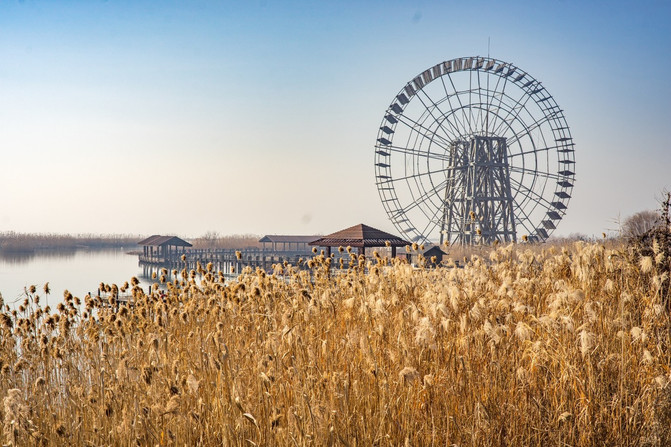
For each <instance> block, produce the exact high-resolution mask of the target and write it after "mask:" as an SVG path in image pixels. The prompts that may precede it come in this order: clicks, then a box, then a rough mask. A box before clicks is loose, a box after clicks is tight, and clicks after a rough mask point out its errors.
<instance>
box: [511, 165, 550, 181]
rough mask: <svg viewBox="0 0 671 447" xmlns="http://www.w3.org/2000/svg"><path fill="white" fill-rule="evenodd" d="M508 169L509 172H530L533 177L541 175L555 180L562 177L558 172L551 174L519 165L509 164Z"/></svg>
mask: <svg viewBox="0 0 671 447" xmlns="http://www.w3.org/2000/svg"><path fill="white" fill-rule="evenodd" d="M508 170H510V172H516V173H518V174H531V175H532V176H534V177H538V176H543V177H546V178H548V179H552V180H557V181H559V180H562V179H563V177H560V176H559V174H551V173H549V172H545V171H537V170H535V169H529V168H522V167H519V166H509V167H508Z"/></svg>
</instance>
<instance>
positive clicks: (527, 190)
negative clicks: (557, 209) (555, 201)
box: [510, 178, 553, 208]
mask: <svg viewBox="0 0 671 447" xmlns="http://www.w3.org/2000/svg"><path fill="white" fill-rule="evenodd" d="M510 183H514V184H515V185H517V186H518V191H521V190H524V191H525V193H524V194H525V195H526V196H530V195H531V196H534V198H535V199H536V200H537V201H538V202H540V203H543V204H544V205H546V206H547V207H548V208H549V207H551V206H553V205H552V202H550V201H549V200H548V199H547V198H545V197H543V195H542V194H540V193H538V192H536V191H534V190H533V189H531V188H528V187H526V186H524V185H523V184H522V183H521V182H519V181H517V180H515V179H513V178H511V179H510Z"/></svg>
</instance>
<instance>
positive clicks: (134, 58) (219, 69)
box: [0, 0, 671, 237]
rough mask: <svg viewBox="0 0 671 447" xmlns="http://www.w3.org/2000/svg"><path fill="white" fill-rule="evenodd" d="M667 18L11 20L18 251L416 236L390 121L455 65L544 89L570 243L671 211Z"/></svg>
mask: <svg viewBox="0 0 671 447" xmlns="http://www.w3.org/2000/svg"><path fill="white" fill-rule="evenodd" d="M669 23H671V2H668V1H646V0H643V1H631V2H620V1H571V0H564V1H551V0H548V1H480V0H474V1H460V2H456V1H397V0H386V1H376V0H373V1H366V2H360V1H335V0H334V1H329V2H317V1H290V0H289V1H274V0H261V1H244V2H241V1H236V2H233V1H216V2H215V1H195V0H190V1H143V0H135V1H120V0H108V1H92V0H90V1H40V0H25V1H12V0H0V150H1V151H2V154H3V156H2V159H1V163H0V169H1V170H2V175H0V191H2V194H0V231H1V232H5V231H16V232H37V233H95V234H100V233H115V234H176V235H180V236H182V237H197V236H200V235H203V234H204V233H206V232H217V233H219V234H222V235H227V234H258V235H262V234H326V233H331V232H334V231H337V230H339V229H342V228H345V227H349V226H352V225H355V224H358V223H366V224H368V225H371V226H373V227H376V228H379V229H381V230H385V231H389V232H393V233H398V231H397V230H396V229H395V228H394V227H393V225H392V224H391V222H390V221H389V219H388V217H387V215H386V213H385V211H384V208H383V206H382V204H381V202H380V198H379V195H378V192H377V188H376V186H375V172H374V166H373V165H374V145H375V140H376V138H377V132H378V129H379V127H380V122H381V120H382V118H383V116H384V112H385V110H386V109H387V107H388V106H389V104H390V103H391V101H392V100H393V99H394V97H395V95H396V94H397V93H398V91H399V90H400V89H401V88H402V87H403V86H404V85H405V84H406V83H407V82H408V81H410V80H411V79H413V78H414V77H415V76H417V75H418V74H419V73H421V72H423V71H424V70H426V69H427V68H430V67H432V66H434V65H436V64H437V63H439V62H442V61H445V60H450V59H454V58H458V57H466V56H477V55H480V56H487V54H489V55H490V56H491V57H493V58H496V59H499V60H503V61H506V62H510V63H512V64H514V65H516V66H517V67H520V68H522V69H523V70H525V71H526V72H528V73H530V74H531V75H532V76H533V77H535V78H536V79H538V80H539V81H541V82H542V83H543V85H544V86H545V87H546V88H547V90H548V91H549V92H551V94H552V95H553V96H554V98H555V100H556V101H557V103H558V104H559V105H560V106H561V108H562V109H563V110H564V114H565V116H566V120H567V122H568V124H569V126H570V127H571V133H572V136H573V139H574V141H575V143H576V152H575V159H576V168H575V171H576V183H575V188H574V189H573V197H572V199H571V200H570V203H569V205H568V210H567V213H566V216H565V218H564V219H563V220H562V222H561V223H560V225H559V226H558V229H557V230H556V232H555V233H554V235H557V236H562V235H569V234H572V233H581V234H585V235H588V236H591V235H600V234H601V233H602V232H611V231H613V230H616V229H617V228H618V221H621V220H623V219H624V218H626V217H627V216H629V215H631V214H633V213H636V212H638V211H641V210H646V209H656V208H658V200H659V198H660V197H661V193H662V191H663V190H665V189H666V190H671V150H670V148H669V146H668V144H669V141H671V108H670V107H669V106H668V104H669V103H670V102H671V82H670V81H669V72H671V26H669V25H668V24H669Z"/></svg>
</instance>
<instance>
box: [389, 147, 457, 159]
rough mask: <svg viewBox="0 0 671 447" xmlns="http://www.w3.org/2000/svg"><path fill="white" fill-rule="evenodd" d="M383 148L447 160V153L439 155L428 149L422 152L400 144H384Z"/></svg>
mask: <svg viewBox="0 0 671 447" xmlns="http://www.w3.org/2000/svg"><path fill="white" fill-rule="evenodd" d="M385 148H386V149H388V150H389V151H390V152H397V153H399V154H403V155H411V156H413V157H421V158H429V159H431V160H439V161H448V160H449V157H448V156H447V154H445V155H441V154H437V153H435V152H431V151H428V150H427V151H426V152H422V151H418V150H416V149H413V148H408V147H401V146H385Z"/></svg>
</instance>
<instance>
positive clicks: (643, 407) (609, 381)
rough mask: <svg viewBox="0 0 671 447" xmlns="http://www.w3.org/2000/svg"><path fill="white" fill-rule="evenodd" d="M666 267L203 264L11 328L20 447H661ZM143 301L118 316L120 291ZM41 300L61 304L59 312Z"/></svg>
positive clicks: (1, 330) (320, 260)
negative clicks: (230, 275)
mask: <svg viewBox="0 0 671 447" xmlns="http://www.w3.org/2000/svg"><path fill="white" fill-rule="evenodd" d="M668 256H669V253H668V252H667V251H665V249H664V248H663V247H662V246H661V245H660V244H653V245H652V246H651V251H649V252H646V253H645V254H642V253H641V252H637V251H636V250H634V249H632V248H631V247H628V246H626V245H622V244H606V243H601V242H597V243H584V242H576V243H573V244H571V245H567V246H545V247H543V248H536V249H534V250H532V249H530V248H528V247H526V246H524V245H508V246H501V247H496V248H492V249H491V250H489V251H488V252H487V253H486V254H485V253H484V252H483V253H480V254H479V255H472V256H471V257H470V259H468V262H467V263H466V264H465V265H464V266H463V268H455V267H454V264H453V263H451V262H448V263H447V265H445V266H443V267H440V268H437V269H428V268H426V269H425V268H412V267H411V266H410V265H408V264H407V263H405V262H402V261H400V260H393V261H389V260H388V259H383V258H380V257H378V256H371V257H369V258H366V259H364V258H362V257H357V256H356V255H354V254H352V255H351V258H350V263H349V265H347V263H345V265H344V266H343V267H344V268H343V269H342V270H340V271H336V270H335V269H334V267H336V265H330V264H331V263H332V261H331V260H330V259H329V258H325V257H324V256H323V255H316V256H315V257H314V258H312V259H310V260H309V261H307V262H308V263H309V264H310V268H309V269H296V268H295V267H293V266H290V265H276V266H275V268H274V270H273V272H272V273H268V272H264V271H261V270H258V271H251V270H250V269H247V270H245V271H244V272H242V273H241V275H240V276H239V277H238V279H237V280H235V281H232V282H230V283H223V279H222V276H221V275H219V274H218V273H217V272H215V271H212V269H211V268H208V267H210V266H201V267H200V268H198V269H197V270H194V271H186V270H183V271H181V272H175V273H176V275H172V277H173V278H175V279H173V280H172V281H171V282H169V283H167V284H166V286H167V288H166V289H165V291H166V292H165V293H163V292H162V291H161V290H159V288H158V285H159V283H160V282H162V281H165V277H166V275H165V274H166V273H168V272H163V274H162V275H157V278H156V282H157V284H156V285H154V286H153V287H151V291H150V292H149V293H146V290H147V287H146V285H145V288H144V291H143V290H142V289H141V288H140V287H139V286H140V285H139V284H138V283H137V280H136V279H133V280H131V281H130V284H123V285H119V286H116V285H105V286H106V287H104V288H103V290H108V291H109V293H108V294H107V295H105V296H103V297H101V298H98V297H89V296H87V297H81V299H80V298H78V297H73V296H72V295H71V294H69V293H67V292H66V293H65V295H64V299H63V302H62V303H61V304H59V305H58V306H56V307H54V308H52V309H49V308H46V307H44V306H43V302H44V299H43V298H44V296H45V293H47V292H48V291H47V290H41V289H40V288H32V289H31V290H29V291H28V293H27V296H26V298H25V301H24V303H23V304H22V305H21V306H20V307H19V308H18V309H17V310H15V311H14V312H9V311H8V312H5V313H3V314H2V315H0V398H1V399H3V406H2V414H1V417H2V422H3V423H2V425H1V428H0V436H1V437H2V440H3V441H4V443H5V444H10V445H204V446H209V445H326V446H328V445H350V446H354V445H380V446H381V445H389V446H397V445H452V444H457V445H583V446H588V445H668V443H669V442H671V432H670V431H669V427H671V425H670V424H671V373H670V370H669V365H670V364H671V356H670V351H669V350H670V349H671V338H670V334H671V320H670V319H669V309H668V298H669V297H668V287H666V286H665V285H666V284H667V283H668V281H669V278H668V265H669V258H668ZM117 291H121V292H124V293H132V294H133V297H134V305H133V306H119V305H118V303H116V302H115V299H114V297H115V296H116V292H117ZM49 302H50V303H51V302H54V299H53V297H51V298H50V299H49Z"/></svg>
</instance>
